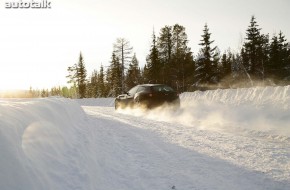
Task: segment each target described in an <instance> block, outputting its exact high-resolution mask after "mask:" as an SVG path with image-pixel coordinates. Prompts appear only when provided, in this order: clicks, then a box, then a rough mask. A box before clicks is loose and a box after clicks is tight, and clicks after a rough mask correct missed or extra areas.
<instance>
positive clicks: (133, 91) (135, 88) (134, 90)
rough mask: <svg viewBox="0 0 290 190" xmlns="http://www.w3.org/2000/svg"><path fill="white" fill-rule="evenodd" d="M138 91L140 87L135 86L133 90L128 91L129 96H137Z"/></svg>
mask: <svg viewBox="0 0 290 190" xmlns="http://www.w3.org/2000/svg"><path fill="white" fill-rule="evenodd" d="M137 89H138V86H135V87H133V88H131V89H130V90H129V91H128V94H129V95H134V94H136V91H137Z"/></svg>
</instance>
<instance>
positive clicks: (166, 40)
mask: <svg viewBox="0 0 290 190" xmlns="http://www.w3.org/2000/svg"><path fill="white" fill-rule="evenodd" d="M157 46H158V51H159V58H160V63H161V65H162V69H161V74H162V81H163V83H166V84H170V83H171V76H170V67H171V64H172V48H173V42H172V27H171V26H165V27H163V28H161V30H160V36H159V38H158V41H157Z"/></svg>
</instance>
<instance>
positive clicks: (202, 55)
mask: <svg viewBox="0 0 290 190" xmlns="http://www.w3.org/2000/svg"><path fill="white" fill-rule="evenodd" d="M188 42H189V40H188V37H187V34H186V31H185V27H184V26H181V25H179V24H175V25H173V26H164V27H163V28H161V29H160V32H159V35H158V36H157V35H156V33H155V31H154V30H153V32H152V36H151V46H150V50H149V52H148V55H147V57H146V64H145V65H144V66H143V67H140V65H139V61H138V59H137V56H136V54H135V53H133V47H132V46H131V45H130V42H129V41H128V40H127V39H124V38H118V39H117V40H116V43H115V44H114V46H113V51H112V55H111V59H110V64H109V66H108V67H107V68H104V66H103V65H101V66H100V68H99V70H94V71H93V72H92V73H91V74H90V75H88V74H87V71H86V68H85V64H84V58H83V56H82V53H80V56H79V59H78V63H76V64H74V65H73V66H71V67H69V68H68V73H69V74H68V76H67V78H68V79H69V81H68V83H69V84H71V87H70V88H66V93H67V94H66V95H65V96H66V97H73V98H89V97H115V96H117V95H118V94H120V93H123V92H125V91H127V90H128V89H130V88H132V87H133V86H135V85H137V84H140V83H164V84H168V85H170V86H172V87H173V88H175V89H176V90H177V91H179V92H184V91H194V90H207V89H216V88H236V87H251V86H255V85H287V84H290V47H289V44H288V42H287V40H286V37H285V36H284V34H283V33H282V31H280V32H279V33H278V34H274V35H273V36H272V37H271V38H270V36H269V34H262V33H261V28H259V25H258V24H257V21H256V18H255V16H252V17H251V20H250V25H249V26H248V28H247V30H246V37H245V39H244V42H243V44H242V48H241V50H239V52H233V51H232V50H231V49H228V50H227V51H225V52H223V53H221V52H220V50H219V48H218V47H217V46H214V45H213V43H214V40H212V39H211V33H210V31H209V27H208V25H207V24H205V25H204V29H203V34H202V35H201V40H200V43H199V45H200V50H199V52H198V53H197V54H196V55H193V53H192V51H191V48H190V47H188Z"/></svg>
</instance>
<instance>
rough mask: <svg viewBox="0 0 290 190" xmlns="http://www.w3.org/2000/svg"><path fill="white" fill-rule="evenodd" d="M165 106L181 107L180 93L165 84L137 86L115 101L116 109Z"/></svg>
mask: <svg viewBox="0 0 290 190" xmlns="http://www.w3.org/2000/svg"><path fill="white" fill-rule="evenodd" d="M163 104H167V105H169V106H172V107H174V108H179V106H180V99H179V95H178V93H177V92H176V91H174V90H173V89H172V88H171V87H169V86H167V85H164V84H141V85H137V86H135V87H133V88H131V89H130V90H129V91H128V92H126V93H125V94H121V95H119V96H118V97H117V98H116V99H115V109H118V108H127V107H130V108H136V107H142V108H146V109H152V108H155V107H158V106H161V105H163Z"/></svg>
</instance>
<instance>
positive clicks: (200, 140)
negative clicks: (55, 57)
mask: <svg viewBox="0 0 290 190" xmlns="http://www.w3.org/2000/svg"><path fill="white" fill-rule="evenodd" d="M113 106H114V99H112V98H105V99H86V100H77V101H74V100H69V99H63V98H47V99H0V152H1V157H0V171H1V172H0V187H1V189H4V190H18V189H19V190H39V189H44V190H46V189H47V190H50V189H54V190H74V189H80V190H95V189H106V190H115V189H124V190H129V189H130V190H131V189H144V190H145V189H146V190H147V189H180V190H181V189H190V190H191V189H261V190H262V189H283V190H284V189H285V190H286V189H287V190H288V189H290V128H289V126H290V117H289V113H290V112H289V109H290V89H289V87H266V88H252V89H236V90H233V89H232V90H216V91H206V92H194V93H183V94H182V95H181V109H180V110H178V111H172V110H169V111H168V110H164V108H159V109H155V110H151V111H149V112H144V111H142V110H133V111H132V110H118V111H115V110H114V107H113Z"/></svg>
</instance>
